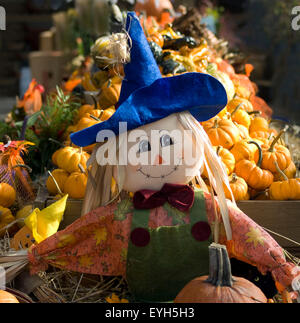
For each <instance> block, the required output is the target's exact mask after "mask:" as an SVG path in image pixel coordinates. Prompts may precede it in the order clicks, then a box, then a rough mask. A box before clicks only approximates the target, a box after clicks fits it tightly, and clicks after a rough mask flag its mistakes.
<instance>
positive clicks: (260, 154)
mask: <svg viewBox="0 0 300 323" xmlns="http://www.w3.org/2000/svg"><path fill="white" fill-rule="evenodd" d="M248 144H253V145H255V146H256V147H257V148H258V154H259V155H258V162H257V166H258V167H260V166H261V162H262V157H263V156H262V149H261V147H260V145H259V144H258V143H257V142H256V141H248Z"/></svg>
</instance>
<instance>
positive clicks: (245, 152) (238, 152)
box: [230, 140, 258, 163]
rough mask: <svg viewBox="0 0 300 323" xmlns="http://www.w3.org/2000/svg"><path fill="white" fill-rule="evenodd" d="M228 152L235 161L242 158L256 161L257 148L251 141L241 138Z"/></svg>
mask: <svg viewBox="0 0 300 323" xmlns="http://www.w3.org/2000/svg"><path fill="white" fill-rule="evenodd" d="M230 152H231V153H232V155H233V156H234V158H235V161H236V163H237V162H239V161H240V160H243V159H246V160H250V161H253V160H254V161H255V162H258V148H257V146H256V145H255V144H253V141H248V140H241V141H239V142H237V143H236V144H235V145H234V146H233V147H232V148H231V150H230Z"/></svg>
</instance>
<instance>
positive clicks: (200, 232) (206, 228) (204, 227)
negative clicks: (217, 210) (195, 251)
mask: <svg viewBox="0 0 300 323" xmlns="http://www.w3.org/2000/svg"><path fill="white" fill-rule="evenodd" d="M191 231H192V235H193V237H194V239H195V240H197V241H206V240H208V238H209V236H210V234H211V229H210V225H209V224H208V223H207V222H204V221H199V222H197V223H195V224H194V225H193V227H192V230H191Z"/></svg>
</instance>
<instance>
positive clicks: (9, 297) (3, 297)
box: [0, 290, 19, 304]
mask: <svg viewBox="0 0 300 323" xmlns="http://www.w3.org/2000/svg"><path fill="white" fill-rule="evenodd" d="M0 303H1V304H8V303H14V304H16V303H19V301H18V300H17V298H16V297H15V296H14V295H13V294H11V293H9V292H6V291H5V290H0Z"/></svg>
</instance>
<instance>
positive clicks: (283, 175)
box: [274, 160, 289, 181]
mask: <svg viewBox="0 0 300 323" xmlns="http://www.w3.org/2000/svg"><path fill="white" fill-rule="evenodd" d="M274 164H275V167H276V169H277V172H278V173H279V174H280V175H281V177H283V178H284V180H285V181H288V180H289V179H288V177H287V176H286V175H285V173H284V172H283V171H282V170H281V169H280V168H279V166H278V163H277V161H276V160H274Z"/></svg>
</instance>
